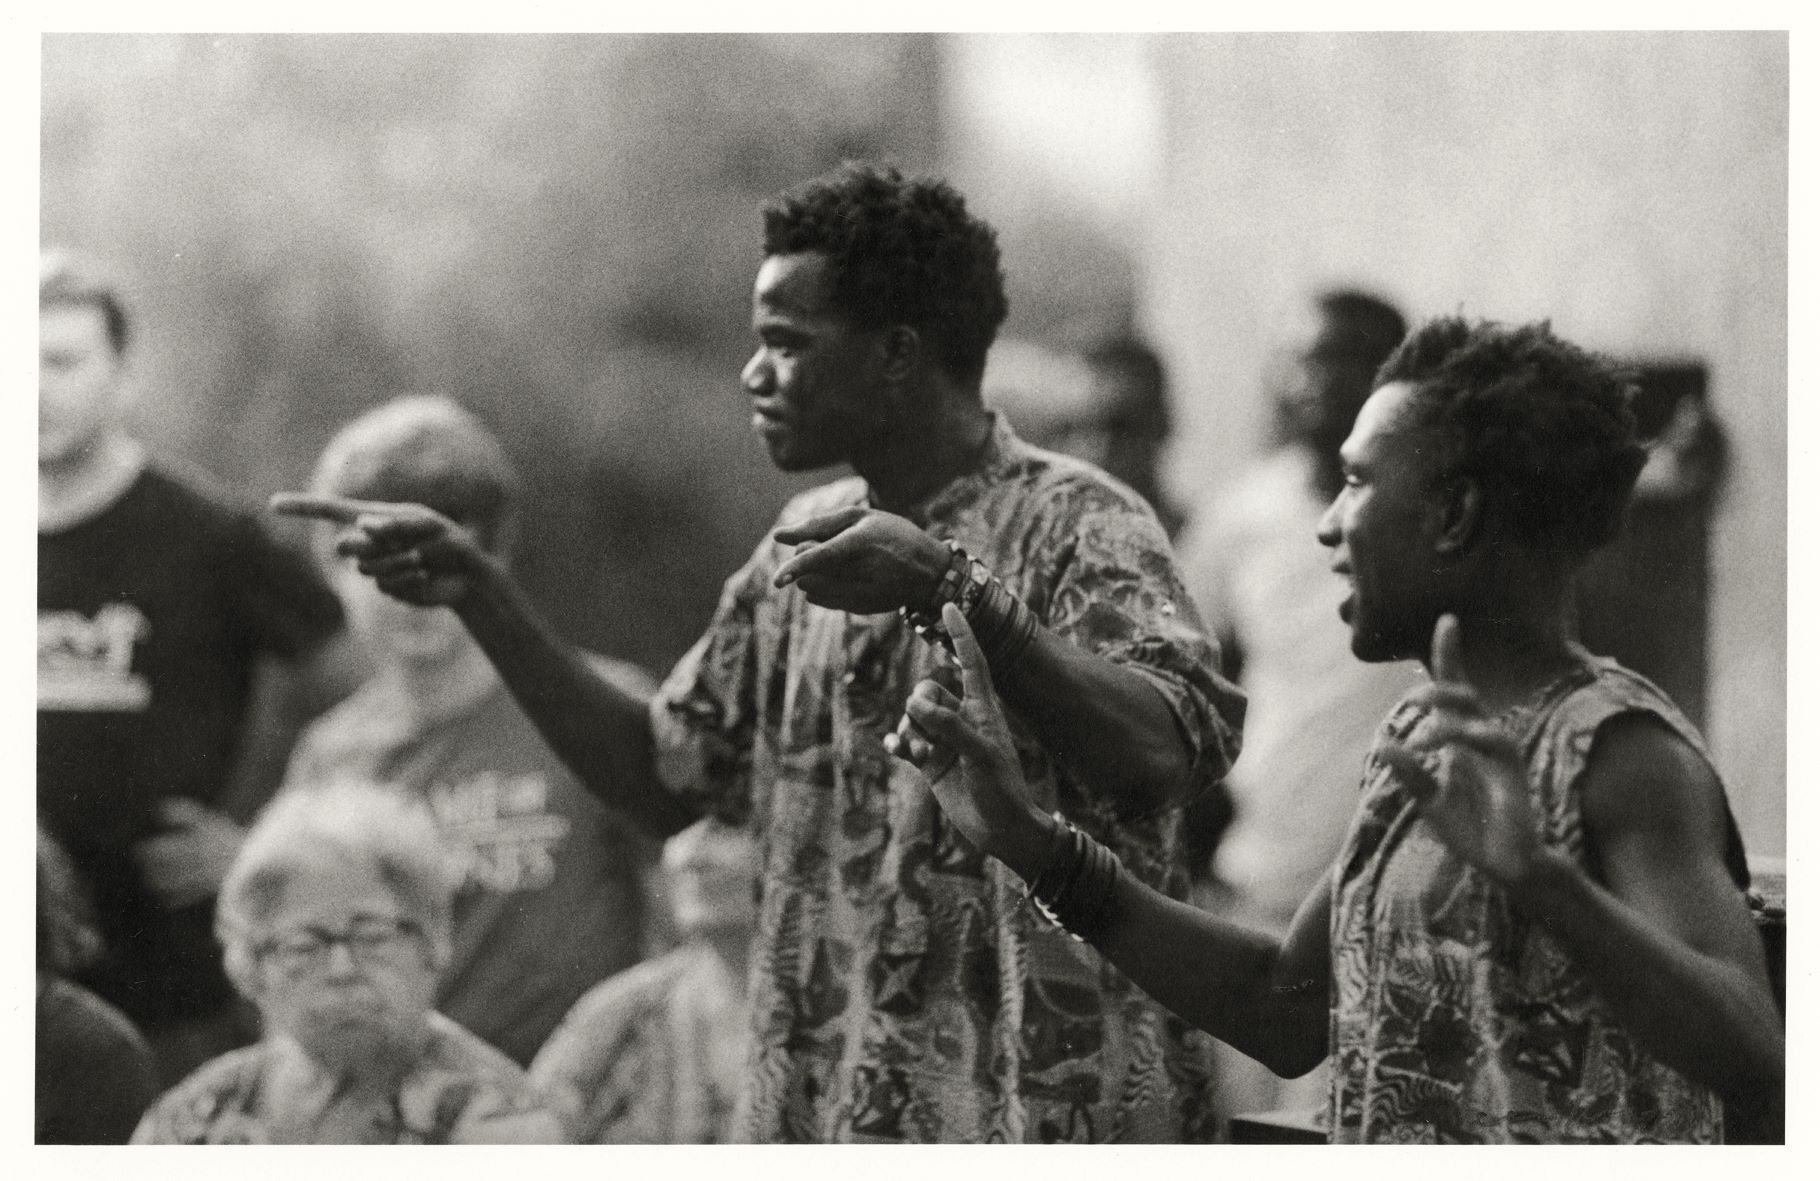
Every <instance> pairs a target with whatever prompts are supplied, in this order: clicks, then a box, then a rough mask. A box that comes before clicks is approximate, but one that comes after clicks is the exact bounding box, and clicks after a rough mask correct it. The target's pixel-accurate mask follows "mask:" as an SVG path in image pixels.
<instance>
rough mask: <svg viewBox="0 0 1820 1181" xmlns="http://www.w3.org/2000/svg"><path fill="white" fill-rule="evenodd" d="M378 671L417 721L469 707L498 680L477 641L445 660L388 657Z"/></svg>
mask: <svg viewBox="0 0 1820 1181" xmlns="http://www.w3.org/2000/svg"><path fill="white" fill-rule="evenodd" d="M379 675H380V676H381V677H384V678H386V679H387V680H388V681H389V682H390V683H391V684H392V686H393V687H394V688H395V689H396V690H397V693H396V694H395V696H396V697H397V698H398V700H400V701H402V702H403V703H404V705H403V709H404V711H405V712H406V713H408V714H409V715H410V717H411V720H412V721H415V722H418V723H432V722H439V721H442V720H444V719H445V718H450V717H454V716H455V715H457V714H459V713H461V712H463V711H464V710H466V709H468V708H469V707H471V706H472V705H474V704H475V703H476V702H478V701H480V700H481V699H482V698H484V697H486V696H487V694H489V693H491V692H493V690H494V688H495V687H496V686H497V685H498V684H499V674H498V672H496V671H495V670H494V668H493V665H492V663H491V662H490V661H488V660H487V657H486V653H484V652H482V651H481V649H480V645H479V644H476V643H473V642H471V641H470V642H468V643H465V644H463V645H462V646H461V649H460V650H459V651H458V652H457V653H456V654H454V655H452V656H451V657H450V658H449V659H447V660H442V661H438V662H436V663H435V664H420V663H414V662H411V661H406V660H389V661H387V662H386V663H385V665H384V666H383V667H382V668H381V670H380V672H379Z"/></svg>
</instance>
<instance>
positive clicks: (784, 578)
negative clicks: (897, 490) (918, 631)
mask: <svg viewBox="0 0 1820 1181" xmlns="http://www.w3.org/2000/svg"><path fill="white" fill-rule="evenodd" d="M773 536H774V537H775V538H776V539H777V541H778V542H779V543H780V544H783V545H791V546H795V547H796V552H795V553H793V554H792V555H791V556H790V558H789V560H787V561H786V562H784V564H783V565H782V566H780V567H778V570H777V574H776V575H775V576H774V578H773V582H774V584H775V585H777V586H779V587H785V586H790V585H793V584H794V585H795V586H797V587H798V588H800V589H801V590H802V592H803V594H804V595H805V596H807V597H808V600H809V601H810V602H811V603H814V604H815V605H816V606H817V607H826V608H828V609H829V610H833V611H847V612H851V613H852V614H854V615H882V614H884V613H885V612H887V611H896V610H897V609H898V608H900V607H910V608H913V609H914V608H920V607H922V606H923V605H924V604H926V603H927V602H928V601H929V600H930V598H931V597H932V596H933V595H934V594H935V588H936V586H937V584H939V583H940V582H941V579H942V574H943V573H944V572H945V571H946V570H947V568H948V561H949V553H948V547H947V546H945V545H943V544H942V543H941V542H939V541H937V540H936V539H935V538H934V537H932V536H930V535H929V534H927V533H925V532H923V531H922V530H921V529H919V528H917V527H916V525H915V523H913V522H912V521H910V520H909V519H908V518H906V517H900V516H898V515H896V514H895V513H887V512H882V511H880V510H878V509H873V508H865V507H863V506H860V505H853V506H851V507H848V508H844V509H840V510H839V511H837V512H832V513H824V514H822V515H821V516H819V517H815V518H812V519H811V520H808V521H804V522H802V523H801V524H798V525H791V526H788V527H786V528H783V529H779V530H778V531H777V532H776V533H775V534H774V535H773Z"/></svg>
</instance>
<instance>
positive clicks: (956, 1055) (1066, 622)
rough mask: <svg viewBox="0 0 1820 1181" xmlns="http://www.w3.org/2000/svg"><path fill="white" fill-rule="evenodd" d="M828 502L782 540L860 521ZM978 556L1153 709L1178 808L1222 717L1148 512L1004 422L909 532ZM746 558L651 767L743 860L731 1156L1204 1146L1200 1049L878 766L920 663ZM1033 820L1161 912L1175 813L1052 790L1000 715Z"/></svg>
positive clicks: (1231, 751)
mask: <svg viewBox="0 0 1820 1181" xmlns="http://www.w3.org/2000/svg"><path fill="white" fill-rule="evenodd" d="M866 496H867V492H866V486H865V484H864V483H863V482H862V481H860V480H857V479H848V480H843V481H840V482H837V483H834V484H830V485H827V486H825V487H822V488H819V489H816V490H814V491H812V492H809V493H807V494H805V495H803V496H800V497H798V498H797V499H796V500H795V501H793V502H792V503H791V504H790V505H789V506H788V507H787V508H786V510H785V512H784V514H783V521H784V522H792V521H797V520H801V519H804V518H807V517H810V516H814V515H817V514H820V513H825V512H829V511H832V510H834V509H837V508H841V507H844V506H847V505H852V504H861V503H865V501H866ZM911 515H912V518H913V519H915V520H916V521H917V523H918V524H919V525H921V526H923V527H924V528H925V529H927V530H928V531H929V532H930V533H931V534H933V535H935V536H937V537H941V538H953V539H954V540H956V541H958V542H959V543H960V544H961V545H963V546H965V547H966V548H967V549H968V550H969V551H970V552H971V553H972V554H973V555H974V556H975V557H977V558H979V559H981V560H982V561H983V562H985V563H986V565H987V566H988V567H990V568H991V569H992V570H993V571H994V572H995V573H996V574H997V575H998V576H999V577H1000V578H1001V580H1003V581H1004V582H1005V583H1006V585H1007V586H1008V587H1010V589H1011V590H1012V591H1013V592H1015V593H1016V594H1017V595H1019V596H1020V597H1021V598H1022V599H1023V601H1024V602H1025V603H1026V604H1028V605H1029V607H1030V608H1031V609H1032V610H1033V611H1035V612H1036V614H1037V615H1038V617H1039V618H1040V619H1041V620H1042V621H1043V623H1044V625H1045V626H1046V627H1048V628H1049V629H1050V630H1051V631H1053V632H1055V633H1056V634H1057V635H1059V636H1061V637H1062V638H1064V639H1067V640H1069V641H1070V642H1072V643H1074V644H1077V645H1079V646H1080V647H1082V648H1085V649H1087V650H1089V651H1092V652H1095V653H1097V654H1099V655H1101V656H1104V657H1107V658H1108V659H1111V660H1114V661H1116V662H1118V663H1120V664H1121V665H1123V666H1125V667H1127V668H1130V669H1132V670H1134V671H1136V672H1138V673H1139V674H1141V675H1142V676H1143V677H1145V679H1146V680H1148V681H1149V682H1150V683H1151V684H1152V685H1154V686H1155V687H1156V689H1157V691H1158V692H1159V693H1160V694H1161V696H1162V699H1163V700H1164V701H1165V702H1166V703H1167V704H1168V707H1169V709H1170V711H1171V713H1172V714H1173V716H1174V718H1175V720H1176V724H1177V729H1178V731H1179V732H1180V735H1181V737H1182V739H1183V740H1184V741H1185V742H1186V744H1187V747H1188V749H1189V751H1190V752H1191V756H1192V767H1193V771H1192V777H1193V782H1192V784H1191V785H1190V786H1191V788H1192V789H1193V790H1194V791H1199V790H1202V789H1205V788H1206V787H1207V786H1209V785H1210V784H1212V783H1213V782H1215V781H1216V780H1217V779H1218V778H1219V777H1220V776H1221V775H1222V774H1224V772H1225V770H1226V768H1227V767H1228V766H1229V765H1230V763H1231V761H1232V758H1233V757H1234V755H1235V754H1236V753H1237V746H1238V731H1239V724H1240V720H1241V717H1242V714H1243V704H1242V698H1240V696H1239V695H1238V692H1237V690H1235V689H1233V688H1232V687H1231V686H1230V685H1229V684H1227V683H1226V682H1225V681H1223V680H1221V679H1220V678H1219V676H1218V675H1217V673H1216V672H1215V671H1214V669H1215V653H1214V651H1213V648H1212V646H1211V644H1210V643H1209V642H1208V640H1207V639H1206V638H1205V637H1204V635H1203V634H1202V632H1201V629H1200V626H1199V624H1198V622H1197V621H1196V619H1195V617H1194V612H1193V608H1192V607H1191V606H1189V603H1188V598H1187V595H1186V593H1185V592H1184V590H1183V588H1182V585H1181V580H1180V578H1179V576H1178V575H1177V573H1176V569H1175V566H1174V563H1173V561H1172V559H1171V558H1170V555H1169V548H1168V542H1167V541H1166V540H1165V538H1164V535H1163V531H1162V529H1161V527H1160V526H1159V525H1158V524H1157V522H1156V518H1155V516H1154V515H1153V514H1152V513H1151V512H1150V510H1149V508H1148V507H1147V506H1145V505H1144V503H1143V502H1142V501H1141V500H1140V499H1139V498H1138V497H1137V496H1136V495H1135V494H1134V493H1132V492H1130V491H1129V490H1128V489H1125V488H1123V487H1122V486H1120V485H1117V484H1115V483H1113V482H1111V481H1110V480H1108V479H1107V478H1106V477H1105V476H1104V475H1102V474H1101V473H1100V472H1099V471H1098V470H1097V469H1094V468H1091V467H1089V466H1087V465H1085V464H1081V463H1077V462H1075V461H1073V460H1069V459H1065V458H1063V457H1060V456H1055V455H1050V454H1048V453H1046V452H1042V451H1038V450H1036V449H1034V448H1031V447H1029V446H1027V445H1026V444H1024V443H1022V442H1020V441H1019V440H1017V439H1016V437H1015V436H1013V435H1012V434H1011V432H1010V430H1009V429H1008V428H1007V427H1006V426H1005V425H1004V424H1003V423H1002V422H995V424H994V427H993V434H992V437H991V439H990V440H989V441H988V443H987V445H986V448H985V450H984V452H983V454H982V457H981V460H980V462H979V465H978V467H977V468H976V470H975V471H973V472H972V473H970V474H968V475H966V476H963V477H961V478H960V479H958V480H956V481H955V482H953V483H951V484H950V485H948V486H947V487H946V488H944V489H943V490H942V491H940V492H939V493H937V494H936V495H935V496H934V498H932V500H930V501H929V502H928V503H926V504H925V505H923V506H922V507H921V508H920V509H919V510H918V511H916V512H914V513H912V514H911ZM787 556H788V553H787V552H786V551H785V550H784V549H783V547H780V546H778V545H776V544H775V543H774V542H772V541H770V540H769V539H767V540H766V541H765V542H764V543H762V544H761V545H760V546H759V548H758V551H757V552H756V553H755V554H754V555H753V557H752V559H751V561H750V562H749V563H748V564H747V565H746V567H745V568H744V569H742V570H741V571H740V572H739V573H737V574H736V575H734V577H733V578H732V579H731V580H729V582H728V583H727V587H726V590H725V592H724V594H723V596H722V599H721V603H720V607H719V609H718V611H717V612H716V615H715V618H714V620H713V623H712V624H711V626H710V628H709V630H708V633H707V635H706V636H705V637H704V638H703V639H702V640H701V642H700V643H699V644H697V646H696V647H695V648H694V649H693V650H692V651H691V652H690V653H689V655H688V656H686V657H685V658H684V659H683V661H682V663H681V664H680V665H679V666H678V667H677V669H676V670H675V672H674V673H672V675H671V677H670V679H669V680H668V682H667V683H666V684H665V686H664V688H663V690H662V691H661V692H660V693H659V694H658V696H657V698H656V699H655V700H654V702H653V704H652V717H653V723H654V728H655V732H656V735H657V742H658V752H659V753H658V762H659V768H660V771H661V773H662V774H663V775H664V778H665V781H666V783H667V784H668V785H669V786H670V788H671V790H673V791H674V792H676V793H677V794H678V795H679V796H682V797H683V798H685V799H687V800H688V801H690V802H691V803H693V804H694V805H695V806H696V807H697V808H698V809H699V810H702V811H715V812H718V813H720V814H722V815H725V816H734V817H738V816H745V817H749V818H750V822H751V823H752V824H753V826H754V828H755V831H756V832H757V834H758V838H759V841H760V846H761V861H762V871H761V883H760V920H759V929H758V931H757V933H756V936H755V943H754V948H753V967H752V977H751V999H752V1003H753V1005H754V1012H753V1063H752V1067H753V1069H752V1075H751V1086H750V1090H749V1095H748V1097H747V1103H746V1111H745V1112H744V1118H743V1119H742V1121H741V1124H742V1133H741V1134H742V1138H746V1139H755V1140H762V1141H810V1142H825V1141H861V1142H868V1141H869V1142H892V1141H995V1140H997V1141H1020V1140H1031V1141H1051V1140H1068V1141H1104V1140H1147V1141H1177V1140H1192V1139H1199V1138H1205V1137H1207V1136H1208V1135H1209V1134H1210V1133H1211V1131H1212V1127H1211V1115H1210V1112H1209V1111H1208V1107H1207V1099H1208V1094H1207V1092H1208V1077H1207V1073H1206V1070H1207V1067H1206V1063H1207V1060H1208V1046H1207V1042H1206V1040H1205V1038H1204V1035H1201V1034H1198V1033H1194V1032H1191V1031H1190V1030H1188V1029H1187V1028H1186V1027H1185V1026H1184V1025H1183V1024H1182V1023H1181V1022H1179V1021H1177V1020H1176V1019H1175V1018H1173V1017H1171V1016H1169V1015H1167V1014H1166V1013H1165V1012H1164V1011H1163V1010H1162V1009H1161V1008H1159V1007H1158V1006H1156V1005H1155V1004H1153V1003H1152V1002H1150V1001H1149V1000H1147V999H1146V998H1144V997H1143V996H1142V995H1141V994H1139V993H1138V992H1137V990H1136V989H1135V988H1134V987H1133V986H1132V985H1131V984H1130V983H1129V982H1128V981H1126V980H1125V979H1124V978H1123V977H1122V976H1121V975H1119V974H1118V973H1117V972H1116V971H1115V970H1114V969H1112V968H1110V967H1108V966H1106V965H1105V964H1104V962H1103V961H1102V960H1101V959H1100V957H1099V956H1098V955H1096V954H1095V953H1094V952H1093V951H1091V950H1090V949H1089V948H1087V947H1085V946H1083V945H1081V944H1078V943H1076V942H1074V941H1072V940H1071V939H1069V938H1068V937H1067V936H1066V935H1065V934H1063V933H1060V932H1058V931H1055V930H1053V929H1050V928H1048V927H1046V926H1045V925H1044V924H1043V922H1042V920H1041V919H1040V918H1038V917H1037V916H1036V915H1035V913H1034V911H1033V910H1032V909H1031V908H1029V907H1027V906H1026V905H1025V904H1024V902H1023V884H1022V882H1021V881H1019V880H1018V879H1017V878H1016V877H1015V875H1013V874H1011V873H1010V871H1008V870H1006V869H1005V868H1004V867H1003V866H1002V865H1000V864H998V863H997V862H994V861H990V860H988V859H987V858H985V857H984V856H983V855H982V854H980V853H979V852H977V851H976V850H975V849H973V848H972V847H971V846H970V845H968V844H967V842H966V841H965V840H964V839H962V838H961V837H960V836H959V835H958V834H957V833H956V831H955V830H954V829H953V828H952V827H951V826H950V825H949V824H948V822H947V821H946V820H945V819H944V818H943V817H942V815H941V811H940V809H939V808H938V807H937V805H936V803H935V800H934V797H933V796H932V794H931V793H930V792H929V790H928V787H927V786H926V784H925V783H924V782H923V781H922V779H921V777H920V776H919V775H918V774H917V773H916V772H914V771H913V770H911V769H910V768H908V767H906V766H904V765H903V764H901V763H899V762H898V761H897V760H895V759H893V758H892V757H891V756H889V755H887V754H886V753H885V751H884V748H883V745H882V742H883V739H884V736H885V735H886V734H887V733H888V732H889V731H890V730H891V729H892V727H894V726H895V725H896V723H897V720H898V718H899V716H900V715H901V714H902V712H903V706H904V701H905V698H906V697H907V696H908V694H909V691H910V689H911V687H912V686H913V685H914V684H915V683H916V681H917V680H918V679H919V678H921V677H923V676H925V675H928V674H929V673H930V672H931V671H932V670H934V669H935V668H936V666H937V660H938V657H937V656H936V654H935V650H933V649H931V648H930V647H929V646H927V645H925V644H924V643H923V642H922V641H921V640H920V639H918V638H917V636H916V635H915V633H914V632H913V631H911V630H910V629H909V627H908V626H907V625H906V624H904V623H903V622H902V620H901V619H900V618H899V617H898V616H897V615H895V614H893V615H878V616H853V615H847V614H845V613H842V612H836V611H828V610H823V609H820V608H817V607H813V606H810V605H809V604H808V603H807V601H806V600H805V599H804V598H803V596H802V595H801V593H800V592H798V591H797V590H795V589H793V588H791V589H785V590H777V589H774V588H773V587H772V585H771V578H772V575H773V573H774V572H775V570H776V569H777V566H778V565H779V564H780V562H781V561H782V560H783V559H784V558H785V557H787ZM1013 727H1014V731H1015V736H1016V737H1017V739H1018V743H1019V749H1020V754H1021V756H1022V758H1023V763H1024V768H1025V771H1026V774H1027V776H1028V780H1029V782H1030V784H1031V787H1032V789H1033V791H1034V793H1035V796H1036V798H1037V799H1038V801H1039V802H1041V803H1042V804H1043V805H1044V806H1046V807H1059V808H1060V809H1061V810H1062V811H1063V812H1064V813H1066V814H1067V815H1069V816H1070V817H1071V818H1073V819H1074V820H1075V821H1076V822H1077V823H1079V824H1081V825H1082V827H1083V828H1085V829H1087V830H1088V831H1089V832H1091V833H1092V834H1093V835H1094V836H1096V837H1098V838H1099V839H1100V840H1102V841H1104V842H1105V843H1106V844H1108V845H1109V846H1110V847H1111V848H1112V849H1113V850H1114V851H1115V852H1116V853H1118V854H1119V856H1120V857H1121V858H1122V859H1123V861H1124V863H1125V865H1126V866H1127V867H1128V868H1129V869H1130V870H1131V871H1132V872H1133V873H1135V874H1137V875H1138V876H1139V877H1141V878H1142V879H1143V880H1144V881H1146V882H1148V883H1150V884H1151V885H1154V886H1157V887H1159V888H1161V889H1164V890H1166V891H1168V892H1169V893H1171V894H1173V895H1175V896H1177V897H1180V896H1182V894H1183V892H1184V889H1185V884H1186V883H1185V874H1184V872H1183V868H1184V867H1183V865H1182V864H1181V856H1180V851H1179V845H1180V837H1179V829H1180V819H1181V817H1180V811H1179V810H1177V809H1170V810H1166V811H1162V812H1150V813H1134V812H1131V811H1129V810H1126V809H1121V808H1120V807H1119V806H1118V804H1117V802H1116V801H1114V800H1111V799H1108V798H1105V797H1104V796H1102V795H1099V794H1096V793H1095V792H1094V791H1093V790H1092V789H1091V788H1090V787H1089V786H1088V785H1084V784H1080V783H1077V782H1075V781H1074V780H1073V779H1071V778H1070V777H1069V776H1068V775H1067V774H1065V773H1064V772H1062V771H1061V770H1060V769H1059V768H1057V767H1056V766H1055V765H1054V764H1053V763H1052V762H1051V761H1050V759H1049V758H1048V756H1047V755H1045V754H1044V752H1043V751H1042V750H1041V748H1040V747H1039V746H1038V745H1037V744H1036V743H1035V742H1034V741H1032V740H1031V739H1030V736H1029V733H1028V732H1027V731H1026V730H1024V729H1023V728H1022V726H1021V724H1020V723H1019V722H1018V721H1017V720H1016V719H1015V718H1014V719H1013Z"/></svg>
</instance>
